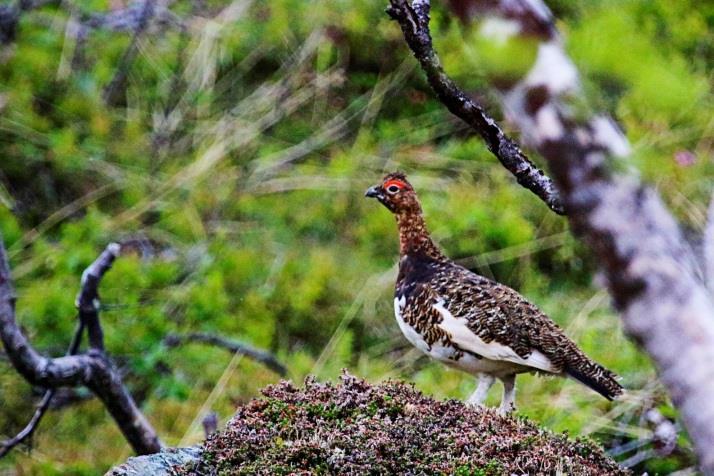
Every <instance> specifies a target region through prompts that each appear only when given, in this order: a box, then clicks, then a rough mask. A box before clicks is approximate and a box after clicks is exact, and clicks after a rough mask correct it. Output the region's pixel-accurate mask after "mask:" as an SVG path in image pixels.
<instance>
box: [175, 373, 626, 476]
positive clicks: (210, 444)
mask: <svg viewBox="0 0 714 476" xmlns="http://www.w3.org/2000/svg"><path fill="white" fill-rule="evenodd" d="M263 394H264V395H265V398H261V399H257V400H253V401H251V402H250V403H249V404H247V405H245V406H243V407H241V408H240V409H239V410H238V412H237V413H236V414H235V416H234V417H233V418H232V419H231V420H230V421H229V422H228V425H227V427H226V429H225V430H223V431H222V432H219V433H217V434H215V435H214V436H212V437H211V438H209V439H208V440H207V441H206V444H205V449H204V452H203V455H202V459H201V462H200V463H199V464H197V465H194V467H193V468H184V471H183V472H184V474H194V475H197V474H216V473H218V474H235V475H239V474H240V475H243V474H245V475H247V474H251V475H252V474H266V475H267V474H271V475H274V474H456V475H484V476H485V475H501V474H531V475H536V474H556V473H560V474H577V475H592V474H597V475H625V474H630V473H629V472H628V471H626V470H623V469H622V468H620V467H618V465H617V463H615V462H614V461H613V460H611V459H610V458H608V457H607V456H606V455H605V454H604V453H603V451H602V450H601V449H600V448H599V447H598V446H597V445H596V444H594V443H593V442H590V441H583V440H575V441H573V440H569V439H568V438H567V437H566V436H564V435H555V434H553V433H550V432H548V431H545V430H542V429H540V428H538V427H537V426H536V425H534V424H533V423H530V422H528V421H526V420H524V419H522V418H512V417H501V416H499V415H498V414H497V413H496V412H495V411H493V410H491V409H478V408H471V407H469V406H466V405H464V404H463V403H462V402H458V401H454V400H450V401H444V402H439V401H435V400H433V399H431V398H428V397H425V396H424V395H422V394H421V393H419V392H417V391H416V390H414V389H413V388H412V387H410V386H407V385H404V384H402V383H397V382H388V383H385V384H382V385H375V386H373V385H370V384H368V383H366V382H365V381H363V380H360V379H357V378H355V377H353V376H350V375H348V374H345V375H343V376H342V378H341V382H340V383H339V384H338V385H336V386H333V385H331V384H329V383H327V384H321V383H316V382H315V381H314V380H312V379H308V380H306V382H305V388H303V389H298V388H296V387H294V386H293V385H292V384H290V383H287V382H282V383H280V384H277V385H274V386H269V387H267V388H266V389H265V390H264V391H263Z"/></svg>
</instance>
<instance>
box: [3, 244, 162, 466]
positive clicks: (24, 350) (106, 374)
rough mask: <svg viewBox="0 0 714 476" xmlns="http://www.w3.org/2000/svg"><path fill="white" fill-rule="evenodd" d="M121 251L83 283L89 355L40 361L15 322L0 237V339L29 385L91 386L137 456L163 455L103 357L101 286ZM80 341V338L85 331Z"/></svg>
mask: <svg viewBox="0 0 714 476" xmlns="http://www.w3.org/2000/svg"><path fill="white" fill-rule="evenodd" d="M119 250H120V247H119V245H117V244H111V245H109V246H108V247H107V249H106V250H105V251H104V252H103V253H102V254H101V255H100V257H99V258H98V259H97V260H96V261H95V262H94V263H92V265H90V267H89V268H87V271H85V273H84V275H83V277H82V289H81V290H80V293H79V297H78V299H77V305H78V307H79V314H80V324H81V326H87V329H88V331H89V334H90V349H89V351H88V352H87V353H83V354H78V355H67V356H65V357H57V358H53V359H51V358H47V357H44V356H42V355H40V354H39V353H38V352H37V351H36V350H35V349H34V348H33V347H32V345H31V344H30V342H29V341H28V340H27V338H26V337H25V335H24V334H23V333H22V331H20V328H19V326H18V325H17V322H16V321H15V293H14V290H13V287H12V280H11V276H10V267H9V264H8V261H7V254H6V252H5V246H4V244H3V241H2V237H0V338H1V339H2V343H3V345H4V347H5V352H6V353H7V356H8V358H9V360H10V362H11V363H12V364H13V366H14V367H15V368H16V369H17V371H18V372H19V373H20V374H21V375H22V376H23V377H24V378H25V379H26V380H27V381H28V382H30V383H31V384H33V385H38V386H41V387H44V388H47V389H54V388H57V387H61V386H80V385H85V386H87V387H88V388H89V389H90V390H92V392H94V393H95V394H96V395H97V396H98V397H99V398H100V399H101V400H102V402H103V403H104V406H105V407H106V408H107V410H109V413H110V414H111V415H112V417H113V418H114V420H115V421H116V423H117V425H118V426H119V429H120V430H121V431H122V433H123V434H124V437H125V438H126V439H127V441H128V442H129V444H130V445H131V447H132V448H133V449H134V451H135V452H137V453H139V454H147V453H154V452H157V451H159V450H160V449H161V443H160V441H159V439H158V437H157V435H156V432H155V431H154V429H153V428H152V426H151V425H150V424H149V422H148V421H147V420H146V418H145V417H144V415H143V414H142V413H141V411H140V410H139V408H138V407H137V406H136V403H135V402H134V399H133V398H132V397H131V395H130V394H129V392H128V391H127V389H126V387H125V386H124V384H123V383H122V380H121V377H120V376H119V373H118V372H117V370H116V369H115V368H114V365H113V364H112V363H111V361H110V360H109V358H108V357H107V355H106V354H105V353H104V351H103V347H104V344H103V339H102V332H101V326H100V323H99V319H98V306H99V302H98V293H97V286H98V285H99V281H100V280H101V278H102V276H103V275H104V273H106V271H108V270H109V267H110V266H111V263H112V262H113V261H114V259H115V258H116V256H117V255H118V253H119ZM77 335H79V336H81V328H80V329H79V330H78V332H77V334H76V336H77ZM78 347H79V341H78V340H75V341H74V342H73V344H72V345H71V346H70V351H72V350H73V351H74V352H76V351H77V349H78ZM74 352H69V353H70V354H71V353H74ZM49 399H50V400H51V397H49ZM43 401H44V400H43ZM48 403H49V402H48ZM36 415H37V413H36ZM34 418H35V417H33V420H34ZM39 418H41V415H39V417H37V419H38V421H39ZM31 423H32V422H31Z"/></svg>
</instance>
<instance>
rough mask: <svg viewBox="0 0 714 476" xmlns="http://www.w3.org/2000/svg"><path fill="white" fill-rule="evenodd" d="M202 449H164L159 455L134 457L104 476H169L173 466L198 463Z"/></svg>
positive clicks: (171, 473) (193, 447) (194, 447)
mask: <svg viewBox="0 0 714 476" xmlns="http://www.w3.org/2000/svg"><path fill="white" fill-rule="evenodd" d="M201 451H202V449H201V448H200V447H196V446H192V447H189V448H165V449H163V450H161V452H160V453H155V454H153V455H145V456H135V457H132V458H129V459H128V460H126V463H124V464H122V465H120V466H117V467H116V468H113V469H111V470H109V471H108V472H107V473H106V474H105V475H104V476H171V475H173V474H175V472H174V471H173V470H172V469H173V468H174V467H175V466H179V465H185V464H188V463H191V462H197V461H199V459H200V457H201Z"/></svg>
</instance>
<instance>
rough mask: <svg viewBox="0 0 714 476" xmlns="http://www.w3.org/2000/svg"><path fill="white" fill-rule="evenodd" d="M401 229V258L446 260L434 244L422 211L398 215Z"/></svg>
mask: <svg viewBox="0 0 714 476" xmlns="http://www.w3.org/2000/svg"><path fill="white" fill-rule="evenodd" d="M396 218H397V226H398V227H399V256H400V257H401V258H403V257H405V256H420V257H428V258H432V259H434V260H437V261H442V260H446V259H447V258H446V256H444V254H443V253H442V252H441V250H440V249H439V247H438V246H436V244H434V242H433V241H432V240H431V237H430V236H429V231H428V230H427V228H426V222H425V221H424V216H423V215H422V213H421V211H416V212H403V213H397V214H396Z"/></svg>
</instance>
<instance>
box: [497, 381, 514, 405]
mask: <svg viewBox="0 0 714 476" xmlns="http://www.w3.org/2000/svg"><path fill="white" fill-rule="evenodd" d="M499 378H500V379H501V382H503V399H501V406H500V407H498V413H500V414H501V415H506V414H507V413H510V412H512V411H513V410H515V409H516V376H515V374H511V375H506V376H504V377H499Z"/></svg>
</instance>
